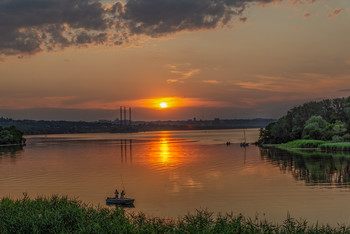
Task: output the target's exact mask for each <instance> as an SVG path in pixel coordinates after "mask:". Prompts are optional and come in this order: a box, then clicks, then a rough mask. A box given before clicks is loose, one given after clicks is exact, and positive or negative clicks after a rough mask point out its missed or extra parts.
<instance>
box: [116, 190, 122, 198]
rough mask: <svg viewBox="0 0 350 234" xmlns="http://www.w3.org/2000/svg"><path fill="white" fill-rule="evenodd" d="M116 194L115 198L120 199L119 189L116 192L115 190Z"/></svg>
mask: <svg viewBox="0 0 350 234" xmlns="http://www.w3.org/2000/svg"><path fill="white" fill-rule="evenodd" d="M114 194H115V198H119V192H118V189H116V190H115V192H114ZM122 194H123V192H122Z"/></svg>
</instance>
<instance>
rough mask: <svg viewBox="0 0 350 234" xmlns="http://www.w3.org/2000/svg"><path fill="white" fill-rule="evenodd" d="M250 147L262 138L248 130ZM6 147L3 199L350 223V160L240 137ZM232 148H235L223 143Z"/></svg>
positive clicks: (60, 140)
mask: <svg viewBox="0 0 350 234" xmlns="http://www.w3.org/2000/svg"><path fill="white" fill-rule="evenodd" d="M245 131H246V137H247V141H248V142H254V141H256V140H257V138H258V129H247V130H245ZM26 138H27V145H26V146H24V147H23V148H22V147H15V148H7V147H2V148H0V197H11V198H14V199H17V198H22V197H23V193H24V192H25V193H27V194H28V195H29V196H30V197H33V198H35V197H36V196H51V195H52V194H58V195H68V196H69V197H71V198H78V199H80V200H82V201H83V202H85V203H88V204H91V205H94V206H100V207H105V206H106V204H105V198H106V197H107V196H113V192H114V190H115V189H116V188H118V189H119V192H120V191H121V190H122V189H125V190H126V193H127V196H128V197H132V198H135V207H134V208H126V209H127V211H128V212H139V211H142V212H144V213H146V214H147V215H149V216H161V217H179V216H184V215H186V214H187V213H188V212H191V213H193V212H195V210H196V209H208V210H209V211H212V212H214V213H215V214H218V213H226V212H229V213H230V212H232V213H233V214H234V215H238V214H239V213H242V214H243V215H246V216H250V217H252V218H254V217H255V216H256V215H258V217H260V218H262V219H264V218H267V219H268V220H269V221H272V222H282V221H283V220H284V219H285V218H286V217H287V215H288V214H290V216H292V217H294V218H306V219H307V220H308V221H310V222H311V223H315V222H317V221H318V222H320V223H329V224H331V225H336V224H337V223H341V224H343V223H344V224H349V217H350V203H349V200H350V187H349V181H350V179H349V178H350V176H349V175H350V172H349V171H350V157H349V156H348V155H345V154H344V155H328V154H327V155H322V154H321V153H317V152H316V153H315V152H312V153H305V154H303V153H299V154H298V153H293V154H292V153H288V152H285V151H280V150H273V149H270V150H268V149H260V148H259V147H257V146H254V145H250V146H248V147H246V148H244V147H240V145H239V143H240V142H241V141H242V140H243V130H208V131H174V132H141V133H130V134H122V133H115V134H107V133H103V134H67V135H47V136H27V137H26ZM227 141H230V142H231V144H230V145H226V142H227Z"/></svg>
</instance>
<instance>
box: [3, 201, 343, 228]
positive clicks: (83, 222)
mask: <svg viewBox="0 0 350 234" xmlns="http://www.w3.org/2000/svg"><path fill="white" fill-rule="evenodd" d="M346 232H350V228H349V227H347V226H344V225H343V226H340V225H339V226H338V227H330V226H329V225H318V224H317V225H316V226H314V225H308V223H307V221H305V220H296V219H293V218H291V217H289V216H288V217H287V219H286V220H285V221H284V222H283V223H282V224H279V225H278V224H273V223H270V222H268V221H266V220H261V219H258V218H257V217H256V218H255V219H251V218H245V217H244V216H242V215H238V216H235V215H233V214H232V213H231V214H226V215H218V216H217V217H214V214H213V213H212V212H209V211H207V210H197V211H196V212H195V213H194V214H187V215H185V216H184V217H183V218H178V219H171V218H149V217H147V216H146V215H145V214H144V213H138V214H127V213H125V211H124V210H123V209H122V208H115V209H106V208H93V207H91V206H88V205H85V204H83V203H81V202H80V201H78V200H74V199H73V200H72V199H68V198H67V197H58V196H52V197H51V198H40V197H39V198H36V199H34V200H30V199H29V198H28V197H27V196H26V195H25V196H24V198H23V199H21V200H16V201H14V200H11V199H8V198H3V199H2V200H1V201H0V233H346Z"/></svg>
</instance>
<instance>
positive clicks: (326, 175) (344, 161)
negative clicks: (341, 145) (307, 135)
mask: <svg viewBox="0 0 350 234" xmlns="http://www.w3.org/2000/svg"><path fill="white" fill-rule="evenodd" d="M261 156H262V158H263V159H264V160H268V161H271V162H272V163H273V164H275V165H277V166H278V167H279V168H280V170H281V171H283V172H288V173H291V174H292V175H293V177H294V178H295V179H297V180H301V181H305V183H306V184H307V185H322V186H326V187H327V186H329V187H334V186H336V187H350V157H349V156H350V155H345V154H340V155H339V154H338V155H336V154H327V153H322V152H315V151H301V152H289V151H285V150H281V149H276V148H270V149H261Z"/></svg>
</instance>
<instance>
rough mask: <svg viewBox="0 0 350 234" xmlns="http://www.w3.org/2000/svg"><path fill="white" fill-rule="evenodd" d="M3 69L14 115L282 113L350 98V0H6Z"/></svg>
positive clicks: (3, 91) (4, 101) (4, 106)
mask: <svg viewBox="0 0 350 234" xmlns="http://www.w3.org/2000/svg"><path fill="white" fill-rule="evenodd" d="M0 79H1V83H0V117H1V116H3V117H9V118H14V119H37V120H39V119H45V120H87V121H94V120H99V119H110V120H114V119H115V118H117V117H118V115H119V106H120V105H123V106H130V107H131V108H132V109H133V119H135V120H177V119H181V120H182V119H191V118H193V117H196V118H197V119H213V118H215V117H217V118H222V119H227V118H229V119H234V118H256V117H262V118H279V117H281V116H282V115H283V114H285V113H286V111H287V110H288V109H289V108H291V107H293V106H296V105H299V104H302V103H304V102H306V101H313V100H322V99H325V98H335V97H347V96H350V1H349V0H129V1H112V0H96V1H93V0H75V1H72V0H0ZM161 102H165V103H167V104H168V107H167V108H160V106H159V104H160V103H161Z"/></svg>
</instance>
